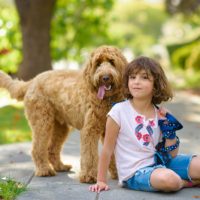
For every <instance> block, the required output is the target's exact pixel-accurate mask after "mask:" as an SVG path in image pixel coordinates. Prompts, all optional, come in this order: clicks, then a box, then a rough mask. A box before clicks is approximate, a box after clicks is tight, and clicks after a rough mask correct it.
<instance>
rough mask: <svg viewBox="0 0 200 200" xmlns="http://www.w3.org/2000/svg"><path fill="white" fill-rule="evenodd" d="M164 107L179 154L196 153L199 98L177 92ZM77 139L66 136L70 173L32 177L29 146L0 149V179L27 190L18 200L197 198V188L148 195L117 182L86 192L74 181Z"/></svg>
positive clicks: (76, 135) (198, 148) (199, 137)
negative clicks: (175, 127)
mask: <svg viewBox="0 0 200 200" xmlns="http://www.w3.org/2000/svg"><path fill="white" fill-rule="evenodd" d="M167 107H168V108H169V109H170V110H171V111H172V112H173V113H174V114H175V115H176V116H177V117H178V118H179V119H180V121H182V123H183V124H184V129H183V130H181V131H179V132H178V135H179V136H180V139H181V148H180V151H181V152H182V153H199V152H200V145H199V142H200V133H199V129H200V97H199V96H194V95H190V94H189V93H185V92H177V96H176V97H175V99H174V101H173V102H171V103H170V104H168V105H167ZM79 144H80V140H79V133H78V132H77V131H75V132H73V133H72V134H71V135H70V138H69V140H68V141H67V142H66V145H65V146H64V149H63V153H62V158H63V160H64V161H66V162H68V163H71V164H72V165H73V168H72V171H71V172H70V173H58V174H57V176H55V177H46V178H44V177H42V178H41V177H35V176H34V175H33V173H34V165H33V162H32V161H31V156H30V149H31V143H19V144H12V145H1V146H0V176H1V177H2V176H10V177H14V178H15V179H17V180H19V181H21V182H24V183H25V184H27V185H28V191H26V192H25V193H23V194H22V195H20V196H19V197H18V198H17V199H18V200H30V199H31V200H54V199H55V200H66V199H70V200H110V199H115V200H122V199H123V200H136V199H137V200H147V199H148V200H151V199H152V200H157V199H162V200H165V199H173V200H175V199H181V200H182V199H188V200H189V199H190V200H191V199H200V189H199V188H191V189H183V190H181V191H180V192H177V193H169V194H163V193H149V192H140V191H130V190H126V189H122V188H120V187H119V186H118V185H117V181H116V180H115V181H113V180H109V184H110V186H111V190H110V191H108V192H101V193H100V194H96V193H92V192H89V191H88V184H80V183H79V181H78V173H79V157H80V148H79Z"/></svg>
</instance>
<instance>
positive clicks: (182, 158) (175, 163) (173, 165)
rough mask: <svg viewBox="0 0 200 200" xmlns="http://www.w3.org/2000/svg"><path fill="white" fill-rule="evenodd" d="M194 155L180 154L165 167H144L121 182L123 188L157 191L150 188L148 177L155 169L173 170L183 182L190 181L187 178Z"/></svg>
mask: <svg viewBox="0 0 200 200" xmlns="http://www.w3.org/2000/svg"><path fill="white" fill-rule="evenodd" d="M193 157H194V155H185V154H180V155H177V156H176V157H175V158H172V159H171V160H170V161H169V163H167V164H166V165H152V166H148V167H144V168H142V169H139V170H137V171H136V172H135V174H134V176H133V177H131V178H130V179H128V180H126V181H123V187H125V188H128V189H132V190H142V191H149V192H154V191H157V190H156V189H155V188H153V187H152V186H151V183H150V176H151V173H152V172H153V170H155V169H157V168H167V169H171V170H173V171H174V172H175V173H176V174H178V175H179V176H180V177H181V178H182V179H184V180H191V178H190V176H189V167H190V162H191V160H192V158H193Z"/></svg>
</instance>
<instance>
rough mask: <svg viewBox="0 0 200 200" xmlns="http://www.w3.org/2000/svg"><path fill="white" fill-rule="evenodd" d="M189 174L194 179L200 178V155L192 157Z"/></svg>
mask: <svg viewBox="0 0 200 200" xmlns="http://www.w3.org/2000/svg"><path fill="white" fill-rule="evenodd" d="M189 175H190V177H191V178H192V179H200V156H195V157H193V158H192V160H191V163H190V168H189Z"/></svg>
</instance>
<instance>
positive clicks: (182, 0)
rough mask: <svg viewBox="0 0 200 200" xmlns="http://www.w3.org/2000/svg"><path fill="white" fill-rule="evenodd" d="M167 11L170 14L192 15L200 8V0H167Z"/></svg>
mask: <svg viewBox="0 0 200 200" xmlns="http://www.w3.org/2000/svg"><path fill="white" fill-rule="evenodd" d="M165 5H166V10H167V12H169V13H170V14H176V13H184V14H192V13H193V12H195V11H197V10H198V8H199V6H200V0H179V1H174V0H165Z"/></svg>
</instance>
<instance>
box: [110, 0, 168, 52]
mask: <svg viewBox="0 0 200 200" xmlns="http://www.w3.org/2000/svg"><path fill="white" fill-rule="evenodd" d="M111 20H112V21H113V22H112V23H111V26H110V35H111V37H112V38H113V40H114V43H115V44H116V45H118V46H120V47H123V48H124V47H128V48H130V49H132V50H133V52H134V53H135V54H136V55H138V54H143V53H145V52H146V51H147V49H149V48H150V47H151V46H152V45H154V44H157V43H159V38H160V36H161V34H162V32H161V28H162V25H163V23H164V22H165V21H166V20H167V15H166V13H165V12H164V8H163V7H162V5H161V4H158V5H155V4H148V3H146V2H145V1H129V2H128V3H125V2H124V3H120V4H117V6H116V7H115V8H114V10H113V12H112V13H111Z"/></svg>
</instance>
